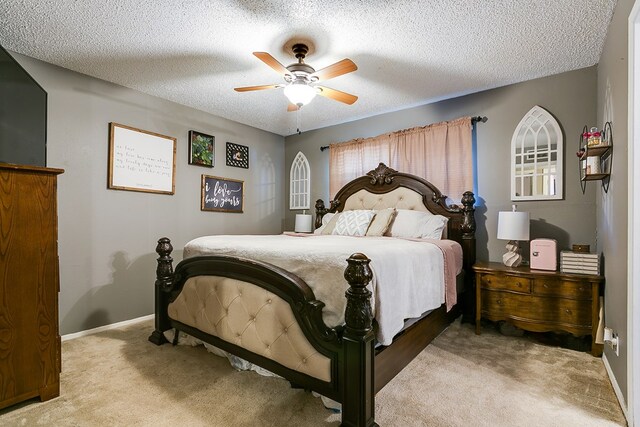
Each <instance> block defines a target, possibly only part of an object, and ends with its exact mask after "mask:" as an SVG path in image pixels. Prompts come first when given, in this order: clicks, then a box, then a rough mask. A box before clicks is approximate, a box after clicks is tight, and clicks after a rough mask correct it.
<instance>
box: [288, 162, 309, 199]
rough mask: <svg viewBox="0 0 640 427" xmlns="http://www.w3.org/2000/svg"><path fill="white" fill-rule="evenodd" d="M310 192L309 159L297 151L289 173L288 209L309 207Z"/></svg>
mask: <svg viewBox="0 0 640 427" xmlns="http://www.w3.org/2000/svg"><path fill="white" fill-rule="evenodd" d="M310 193H311V168H310V167H309V161H308V160H307V158H306V157H305V155H304V154H302V152H300V151H298V154H296V157H295V158H294V159H293V163H292V164H291V172H290V173H289V209H291V210H294V209H303V210H304V209H309V207H310V198H311V197H310Z"/></svg>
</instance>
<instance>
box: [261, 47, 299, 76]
mask: <svg viewBox="0 0 640 427" xmlns="http://www.w3.org/2000/svg"><path fill="white" fill-rule="evenodd" d="M253 54H254V55H255V56H256V57H257V58H258V59H259V60H261V61H262V62H264V63H265V64H267V65H268V66H269V67H271V68H273V69H274V71H275V72H276V73H278V74H285V75H286V74H291V72H290V71H289V70H287V69H286V68H285V66H284V65H282V64H281V63H279V62H278V60H277V59H276V58H274V57H273V56H271V54H269V53H267V52H253Z"/></svg>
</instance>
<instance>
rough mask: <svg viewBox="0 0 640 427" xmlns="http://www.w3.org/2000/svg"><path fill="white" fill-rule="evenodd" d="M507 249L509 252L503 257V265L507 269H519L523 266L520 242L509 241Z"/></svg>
mask: <svg viewBox="0 0 640 427" xmlns="http://www.w3.org/2000/svg"><path fill="white" fill-rule="evenodd" d="M506 248H507V252H506V253H505V254H504V255H502V263H503V264H504V265H506V266H507V267H517V266H519V265H520V264H522V255H520V248H519V247H518V242H517V241H515V240H509V243H507V246H506Z"/></svg>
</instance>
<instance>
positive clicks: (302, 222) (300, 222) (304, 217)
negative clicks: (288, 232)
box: [294, 211, 313, 233]
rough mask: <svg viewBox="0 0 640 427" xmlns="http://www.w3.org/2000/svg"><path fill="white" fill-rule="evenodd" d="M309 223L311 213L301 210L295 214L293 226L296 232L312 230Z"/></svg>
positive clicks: (309, 231)
mask: <svg viewBox="0 0 640 427" xmlns="http://www.w3.org/2000/svg"><path fill="white" fill-rule="evenodd" d="M311 223H312V221H311V215H309V214H305V213H304V211H302V213H301V214H296V226H295V227H294V231H295V232H296V233H311V232H312V231H313V228H312V227H311Z"/></svg>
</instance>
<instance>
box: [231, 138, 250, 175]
mask: <svg viewBox="0 0 640 427" xmlns="http://www.w3.org/2000/svg"><path fill="white" fill-rule="evenodd" d="M227 166H235V167H237V168H245V169H249V147H247V146H245V145H240V144H234V143H233V142H227Z"/></svg>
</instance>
